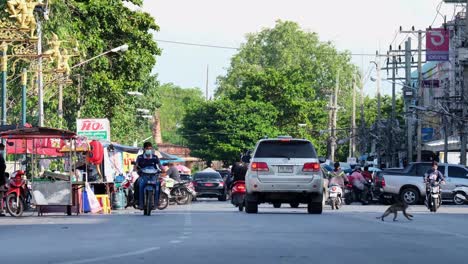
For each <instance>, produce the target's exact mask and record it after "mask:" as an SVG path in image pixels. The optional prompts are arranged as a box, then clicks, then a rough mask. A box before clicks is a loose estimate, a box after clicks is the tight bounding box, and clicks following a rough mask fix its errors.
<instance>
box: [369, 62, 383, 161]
mask: <svg viewBox="0 0 468 264" xmlns="http://www.w3.org/2000/svg"><path fill="white" fill-rule="evenodd" d="M371 63H374V64H375V70H376V72H377V80H375V83H376V90H377V120H376V131H375V132H376V134H377V135H378V136H380V120H381V117H382V109H381V97H380V70H381V69H380V58H379V55H378V54H377V61H371ZM375 152H376V153H377V167H379V168H380V143H379V140H378V139H377V141H376V143H375Z"/></svg>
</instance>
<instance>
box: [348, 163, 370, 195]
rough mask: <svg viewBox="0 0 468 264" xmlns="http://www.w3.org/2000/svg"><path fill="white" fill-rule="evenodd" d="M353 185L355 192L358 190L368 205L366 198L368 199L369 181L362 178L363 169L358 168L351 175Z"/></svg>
mask: <svg viewBox="0 0 468 264" xmlns="http://www.w3.org/2000/svg"><path fill="white" fill-rule="evenodd" d="M350 181H351V184H352V185H353V188H354V190H356V191H357V192H358V193H360V194H361V195H360V199H361V202H362V203H363V204H365V203H367V201H366V197H367V191H368V190H367V189H368V188H367V181H366V179H365V178H364V177H363V176H362V173H361V167H360V166H356V167H355V168H354V171H353V173H352V174H351V177H350Z"/></svg>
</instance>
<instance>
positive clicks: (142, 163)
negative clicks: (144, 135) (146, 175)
mask: <svg viewBox="0 0 468 264" xmlns="http://www.w3.org/2000/svg"><path fill="white" fill-rule="evenodd" d="M146 167H154V168H155V169H156V170H159V171H161V161H160V160H159V158H158V156H156V155H155V153H154V149H153V145H152V144H151V142H145V143H144V144H143V154H141V155H139V156H138V157H137V159H136V162H135V166H134V167H133V171H136V172H138V175H139V176H141V174H140V170H141V169H142V168H146ZM144 185H145V182H144V181H142V180H141V177H138V179H137V180H136V181H135V183H134V185H133V188H134V190H135V193H134V195H135V202H136V201H143V198H144V195H143V192H141V193H140V189H143V188H144V187H145V186H144ZM159 190H160V186H156V197H159ZM156 201H158V199H156ZM136 204H137V205H139V203H136Z"/></svg>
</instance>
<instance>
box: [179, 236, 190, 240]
mask: <svg viewBox="0 0 468 264" xmlns="http://www.w3.org/2000/svg"><path fill="white" fill-rule="evenodd" d="M187 238H190V237H188V236H180V237H179V239H180V240H184V239H187Z"/></svg>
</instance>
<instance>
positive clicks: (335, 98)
mask: <svg viewBox="0 0 468 264" xmlns="http://www.w3.org/2000/svg"><path fill="white" fill-rule="evenodd" d="M339 85H340V72H339V70H338V73H337V75H336V85H335V93H334V96H333V106H332V107H331V111H332V121H331V126H332V127H331V133H330V158H329V159H330V160H331V161H335V149H336V115H337V111H338V90H339Z"/></svg>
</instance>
